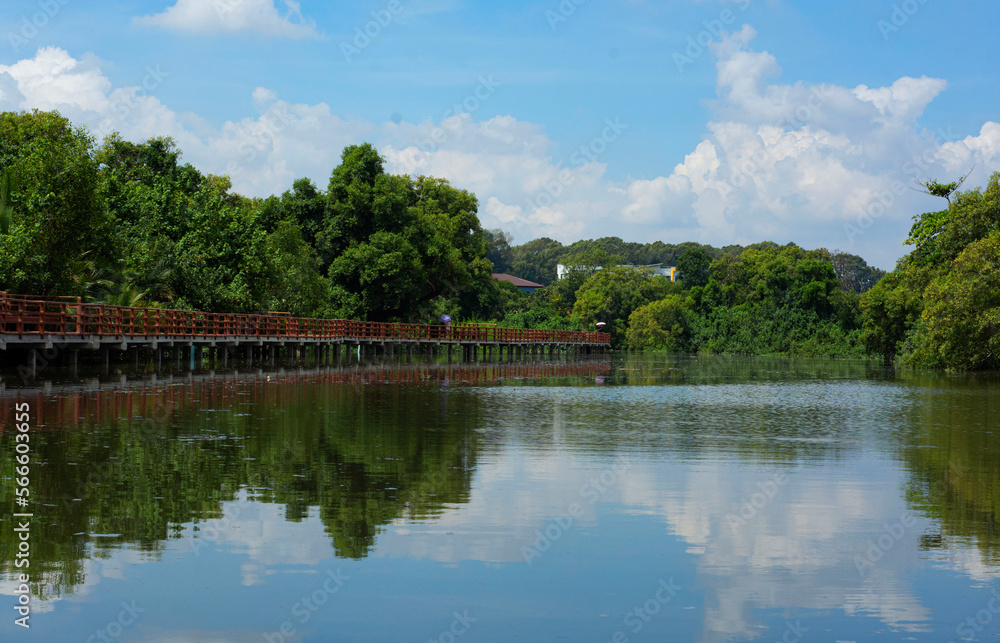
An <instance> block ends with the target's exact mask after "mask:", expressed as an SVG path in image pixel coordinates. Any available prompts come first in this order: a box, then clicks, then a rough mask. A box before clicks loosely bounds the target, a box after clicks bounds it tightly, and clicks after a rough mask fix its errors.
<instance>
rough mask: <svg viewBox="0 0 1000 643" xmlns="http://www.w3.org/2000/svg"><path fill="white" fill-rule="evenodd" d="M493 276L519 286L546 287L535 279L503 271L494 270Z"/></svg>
mask: <svg viewBox="0 0 1000 643" xmlns="http://www.w3.org/2000/svg"><path fill="white" fill-rule="evenodd" d="M493 278H494V279H497V280H499V281H509V282H510V283H512V284H514V285H515V286H517V287H518V288H544V287H545V286H543V285H542V284H536V283H535V282H533V281H528V280H527V279H521V278H520V277H515V276H514V275H508V274H506V273H503V272H494V273H493Z"/></svg>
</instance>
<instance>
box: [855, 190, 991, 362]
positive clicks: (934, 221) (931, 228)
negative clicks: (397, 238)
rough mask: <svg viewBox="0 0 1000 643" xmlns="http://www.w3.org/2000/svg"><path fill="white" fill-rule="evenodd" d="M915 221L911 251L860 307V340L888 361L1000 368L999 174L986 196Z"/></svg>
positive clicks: (977, 194) (978, 194)
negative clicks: (861, 330) (862, 331)
mask: <svg viewBox="0 0 1000 643" xmlns="http://www.w3.org/2000/svg"><path fill="white" fill-rule="evenodd" d="M952 197H953V198H952V200H951V202H950V207H949V208H948V209H946V210H941V211H938V212H928V213H925V214H921V215H919V216H917V217H914V223H913V227H912V228H911V229H910V234H909V237H908V238H907V239H906V243H908V244H911V245H913V246H915V248H914V250H913V251H912V252H911V253H910V254H909V255H908V256H906V257H904V258H903V259H901V260H900V261H899V263H898V264H897V266H896V269H895V270H894V271H893V272H891V273H889V274H888V275H887V276H886V277H885V278H884V279H882V281H880V282H879V284H878V285H877V286H875V288H873V289H872V290H871V291H869V292H867V293H865V295H864V297H863V298H862V300H861V312H862V320H863V323H864V333H863V339H864V342H865V345H866V347H867V348H868V350H870V351H871V352H873V353H877V354H881V355H882V356H883V357H884V358H885V359H886V361H892V360H893V359H894V358H895V357H897V356H899V357H901V358H902V359H903V361H904V362H905V363H908V364H911V365H914V366H922V367H932V368H948V369H953V370H968V369H997V368H1000V353H998V348H1000V345H998V342H1000V339H998V337H1000V335H998V332H1000V325H998V321H1000V295H998V294H997V293H998V292H1000V282H998V281H997V279H998V278H997V276H996V275H997V268H998V265H1000V264H998V261H1000V255H998V238H1000V237H998V235H1000V173H994V174H993V176H992V177H991V178H990V180H989V183H988V184H987V186H986V188H985V190H983V189H974V190H969V191H967V192H957V193H955V194H953V195H952Z"/></svg>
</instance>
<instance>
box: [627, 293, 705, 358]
mask: <svg viewBox="0 0 1000 643" xmlns="http://www.w3.org/2000/svg"><path fill="white" fill-rule="evenodd" d="M689 307H690V300H688V299H685V298H684V297H683V296H681V295H677V294H674V295H667V296H666V297H664V298H663V299H659V300H657V301H654V302H652V303H649V304H646V305H645V306H641V307H640V308H637V309H635V310H634V311H633V312H632V314H631V315H629V320H628V331H627V332H626V340H627V342H628V347H629V348H630V349H635V350H645V349H654V350H666V351H674V352H680V351H684V350H686V349H687V348H688V336H689V331H688V328H687V324H688V314H687V313H688V309H689Z"/></svg>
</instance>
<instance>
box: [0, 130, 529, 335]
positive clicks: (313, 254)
mask: <svg viewBox="0 0 1000 643" xmlns="http://www.w3.org/2000/svg"><path fill="white" fill-rule="evenodd" d="M180 158H181V152H180V150H179V149H177V147H176V145H175V143H174V141H173V140H171V139H170V138H153V139H150V140H148V141H145V142H139V143H134V142H131V141H126V140H124V139H122V138H121V137H120V136H118V135H117V134H112V135H111V136H109V137H107V138H106V139H105V140H104V142H103V143H102V144H101V146H100V147H99V148H97V149H94V147H93V141H92V140H91V139H90V137H89V135H88V134H87V133H86V131H85V130H82V129H73V128H71V126H70V124H69V122H68V121H67V120H66V119H64V118H62V117H61V116H59V115H58V114H56V113H40V112H34V113H22V114H9V113H4V114H2V117H0V289H5V290H9V291H14V292H28V293H33V294H43V295H44V294H55V295H72V294H75V295H79V296H84V297H86V298H87V299H89V300H94V301H102V302H107V303H116V304H127V305H144V306H170V307H178V308H193V309H199V310H206V311H218V312H259V311H265V310H280V311H287V312H290V313H292V314H295V315H303V316H325V315H330V314H337V315H343V316H349V317H356V318H360V319H372V320H390V319H398V320H405V321H431V320H432V319H436V318H437V316H438V315H440V314H441V313H445V312H447V313H449V314H451V315H453V316H454V317H455V318H456V319H460V318H461V319H471V318H474V317H487V316H491V315H495V316H501V315H502V314H505V313H506V311H507V309H508V308H509V307H510V306H511V305H514V303H513V302H514V301H515V298H514V296H512V295H511V294H510V293H504V292H502V291H501V287H500V286H499V285H498V284H497V282H495V281H494V280H493V279H492V277H491V273H492V265H491V263H490V260H489V258H488V257H487V251H488V245H487V240H488V237H487V235H486V233H484V231H483V230H482V228H481V226H480V223H479V219H478V216H477V210H478V203H477V201H476V198H475V196H473V195H472V194H470V193H468V192H466V191H464V190H457V189H455V188H453V187H451V186H450V185H449V184H448V182H447V181H443V180H440V179H434V178H428V177H420V178H419V179H411V178H409V177H406V176H394V175H390V174H387V173H386V172H385V170H384V162H383V159H382V158H381V157H380V156H379V155H378V152H377V151H376V150H375V148H374V147H373V146H372V145H370V144H367V143H366V144H362V145H352V146H349V147H347V148H346V149H345V150H344V152H343V155H342V163H341V164H340V165H338V166H337V167H336V168H334V169H333V171H332V173H331V177H330V183H329V190H328V191H327V192H322V191H320V190H319V189H317V188H316V186H315V185H314V184H313V183H312V181H310V180H309V179H305V178H302V179H298V180H297V181H295V182H294V184H293V186H292V189H291V190H289V191H286V192H285V193H284V194H282V195H281V196H280V197H270V198H268V199H265V200H258V199H247V198H245V197H242V196H240V195H239V194H235V193H233V192H232V186H231V183H230V181H229V179H228V178H227V177H219V176H212V175H203V174H202V173H200V172H199V171H198V170H197V169H195V168H194V167H192V166H191V165H188V164H183V163H182V162H181V160H180ZM19 178H20V179H23V180H20V181H19V180H18V179H19ZM501 236H502V235H501ZM489 238H490V239H492V237H489ZM502 239H503V241H504V243H507V244H508V250H509V237H502Z"/></svg>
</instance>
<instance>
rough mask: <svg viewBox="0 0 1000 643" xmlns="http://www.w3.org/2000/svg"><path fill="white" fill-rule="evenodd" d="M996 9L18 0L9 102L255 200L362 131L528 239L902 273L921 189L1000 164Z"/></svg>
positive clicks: (395, 164)
mask: <svg viewBox="0 0 1000 643" xmlns="http://www.w3.org/2000/svg"><path fill="white" fill-rule="evenodd" d="M379 18H381V22H382V23H384V24H380V23H379V22H378V19H379ZM997 24H1000V6H998V5H997V3H996V2H995V0H990V1H988V2H987V1H971V2H965V3H962V4H961V5H960V8H959V9H956V5H954V4H947V3H944V2H941V1H940V0H924V1H923V2H921V1H920V0H907V1H906V2H899V1H896V2H879V1H874V2H873V1H871V0H868V1H866V2H861V1H859V0H845V1H842V2H837V3H806V2H789V1H787V0H730V1H722V0H701V1H698V0H676V1H673V2H654V1H652V0H608V1H605V2H598V1H597V0H582V1H581V0H563V1H562V2H560V1H558V0H539V1H517V2H505V3H493V4H487V3H472V2H469V1H468V0H378V1H376V2H370V3H369V2H361V3H340V2H333V3H321V2H313V1H303V2H300V3H293V2H287V1H286V0H155V1H154V0H144V1H142V2H130V3H121V2H106V1H102V0H95V1H93V2H88V3H86V4H85V3H83V2H81V1H80V0H30V1H25V0H8V1H7V2H5V10H4V12H3V15H2V17H0V109H3V110H20V109H31V108H40V109H58V110H59V111H61V112H62V113H63V114H65V115H66V116H68V117H69V118H71V119H72V120H73V121H74V122H78V123H81V124H86V125H87V126H88V127H90V128H91V129H92V130H93V131H94V132H95V133H96V134H98V135H103V134H105V133H107V132H109V131H113V130H117V131H119V132H121V133H122V134H123V135H124V136H126V137H127V138H130V139H134V140H143V139H145V138H149V137H152V136H158V135H169V136H172V137H174V139H175V140H176V141H177V142H178V144H179V146H180V147H181V148H182V149H183V150H184V158H185V159H186V160H187V161H189V162H191V163H193V164H195V165H196V166H197V167H198V168H199V169H201V170H203V171H206V172H212V173H216V174H228V175H229V176H230V177H231V178H232V180H233V184H234V189H236V190H238V191H240V192H242V193H244V194H248V195H251V196H266V195H269V194H272V193H280V192H282V191H284V190H286V189H288V188H289V187H290V186H291V183H292V181H293V180H294V179H295V178H298V177H301V176H308V177H310V178H312V179H313V180H314V181H316V183H317V184H318V185H319V186H320V187H323V188H325V186H326V183H327V181H328V177H329V175H330V171H331V170H332V169H333V167H334V166H335V165H336V164H337V162H338V160H339V155H340V152H341V150H342V149H343V147H344V146H345V145H348V144H352V143H358V142H362V141H371V142H373V143H374V144H376V145H377V146H378V147H379V149H380V150H381V151H382V153H383V154H384V155H385V156H386V159H387V165H388V167H389V169H390V170H391V171H395V172H406V173H411V174H414V175H418V174H430V175H434V176H442V177H444V178H447V179H449V180H450V181H452V183H453V184H454V185H456V186H458V187H461V188H465V189H469V190H471V191H473V192H475V193H476V194H477V196H478V197H479V201H480V218H481V219H482V220H483V223H484V225H486V226H487V227H491V228H492V227H501V228H504V229H506V230H508V231H510V232H512V233H513V234H514V235H515V239H516V241H518V242H523V241H526V240H528V239H531V238H535V237H538V236H550V237H553V238H556V239H559V240H561V241H564V242H571V241H574V240H576V239H579V238H595V237H600V236H607V235H615V236H621V237H623V238H625V239H626V240H631V241H650V240H654V239H660V240H663V241H667V242H674V243H677V242H681V241H687V240H694V241H700V242H705V243H712V244H713V245H725V244H728V243H751V242H754V241H761V240H764V239H770V240H774V241H777V242H779V243H787V242H789V241H794V242H796V243H799V244H800V245H803V246H806V247H810V248H811V247H821V246H822V247H828V248H831V249H834V248H837V249H841V250H845V251H849V252H855V253H858V254H861V255H862V256H864V257H865V258H867V259H868V260H869V261H871V262H873V263H875V264H877V265H880V266H881V267H885V268H890V267H891V266H892V264H893V262H894V261H895V259H896V258H898V257H899V256H901V255H902V254H903V253H904V252H905V251H906V248H905V247H903V246H901V245H900V241H901V240H902V239H903V238H904V237H905V236H906V233H907V231H908V229H909V222H910V217H911V216H913V215H914V214H918V213H920V212H923V211H927V210H935V209H940V208H941V206H942V205H944V202H943V201H941V200H940V199H934V198H932V197H928V196H925V195H921V194H919V193H917V192H916V191H914V190H913V189H911V187H912V186H913V185H914V182H915V181H916V180H917V179H925V178H940V179H948V180H953V179H954V178H956V177H957V176H960V175H962V174H965V173H966V172H967V171H968V170H969V169H970V168H973V167H974V168H975V169H974V170H973V174H972V176H971V177H970V179H969V183H968V184H967V185H969V186H975V185H982V184H984V183H985V181H986V180H987V178H988V177H989V175H990V173H991V172H993V171H998V170H1000V125H998V124H997V122H998V121H1000V114H998V106H1000V82H998V80H1000V79H998V62H1000V44H998V41H997V38H996V37H995V27H996V25H997ZM366 29H367V31H368V32H369V34H370V36H369V37H368V40H365V38H362V37H358V33H359V32H364V31H365V30H366ZM351 47H353V49H351ZM144 85H145V88H144V89H141V88H142V87H143V86H144ZM454 105H459V106H460V108H459V110H458V113H457V114H456V113H455V110H454V109H453V106H454ZM581 147H582V148H583V151H582V152H581Z"/></svg>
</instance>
